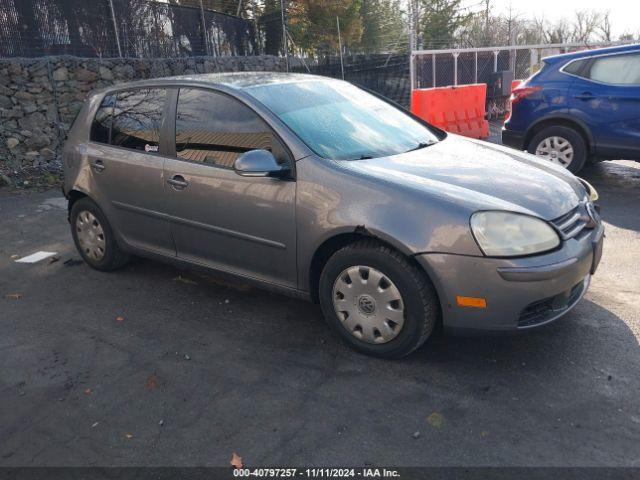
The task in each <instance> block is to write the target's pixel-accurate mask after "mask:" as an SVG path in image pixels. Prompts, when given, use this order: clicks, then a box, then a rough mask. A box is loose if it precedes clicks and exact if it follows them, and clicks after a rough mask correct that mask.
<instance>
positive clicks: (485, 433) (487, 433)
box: [480, 430, 489, 437]
mask: <svg viewBox="0 0 640 480" xmlns="http://www.w3.org/2000/svg"><path fill="white" fill-rule="evenodd" d="M487 435H489V432H487V431H485V430H483V431H481V432H480V436H481V437H486V436H487Z"/></svg>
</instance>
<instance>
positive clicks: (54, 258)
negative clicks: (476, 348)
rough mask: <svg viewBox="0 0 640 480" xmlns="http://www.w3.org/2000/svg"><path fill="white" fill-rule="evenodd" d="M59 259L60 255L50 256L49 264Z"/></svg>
mask: <svg viewBox="0 0 640 480" xmlns="http://www.w3.org/2000/svg"><path fill="white" fill-rule="evenodd" d="M59 260H60V257H51V260H49V265H51V264H52V263H56V262H57V261H59Z"/></svg>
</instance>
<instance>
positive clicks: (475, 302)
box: [456, 296, 487, 308]
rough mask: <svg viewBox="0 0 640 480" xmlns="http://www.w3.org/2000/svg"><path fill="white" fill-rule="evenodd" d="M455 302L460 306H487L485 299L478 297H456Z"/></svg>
mask: <svg viewBox="0 0 640 480" xmlns="http://www.w3.org/2000/svg"><path fill="white" fill-rule="evenodd" d="M456 302H458V305H460V306H461V307H473V308H487V301H486V300H485V299H484V298H478V297H461V296H457V297H456Z"/></svg>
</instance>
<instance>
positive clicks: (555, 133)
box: [527, 125, 587, 173]
mask: <svg viewBox="0 0 640 480" xmlns="http://www.w3.org/2000/svg"><path fill="white" fill-rule="evenodd" d="M553 139H562V140H566V141H567V142H568V143H569V145H570V147H571V148H572V149H573V158H572V159H571V161H570V163H568V165H567V164H565V163H564V159H562V158H561V156H558V157H555V159H553V160H552V159H551V158H549V157H551V155H554V152H555V155H558V153H557V151H555V148H553V147H554V146H555V145H554V140H553ZM545 140H548V141H549V142H550V143H549V144H547V145H548V148H546V149H547V150H548V149H551V150H552V151H551V153H549V154H547V155H546V156H543V155H538V156H539V157H540V158H543V159H545V160H551V161H553V163H556V164H558V165H561V166H563V167H565V168H566V169H567V170H569V171H570V172H571V173H577V172H579V171H580V170H581V169H582V167H584V164H585V162H586V160H587V144H586V143H585V141H584V138H583V137H582V135H580V133H578V132H577V131H576V130H574V129H573V128H571V127H565V126H560V125H557V126H551V127H546V128H544V129H542V130H541V131H540V132H538V133H537V134H535V135H534V137H533V138H532V139H531V141H530V142H529V145H528V146H527V151H528V152H529V153H533V154H534V155H537V153H536V151H537V150H538V148H539V147H543V142H544V141H545ZM543 148H544V147H543Z"/></svg>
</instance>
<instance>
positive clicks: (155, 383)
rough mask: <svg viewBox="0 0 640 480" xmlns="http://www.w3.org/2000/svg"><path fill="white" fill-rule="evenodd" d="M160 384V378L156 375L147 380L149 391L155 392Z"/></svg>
mask: <svg viewBox="0 0 640 480" xmlns="http://www.w3.org/2000/svg"><path fill="white" fill-rule="evenodd" d="M158 383H159V382H158V377H157V376H156V374H153V375H151V376H150V377H149V378H147V390H153V389H154V388H156V387H157V386H158Z"/></svg>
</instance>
